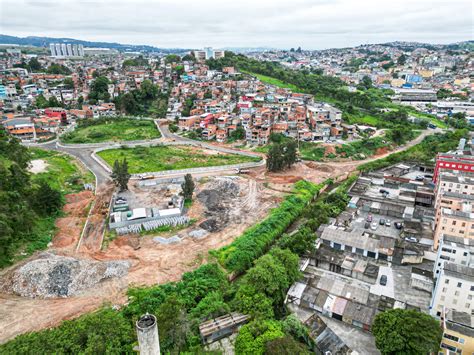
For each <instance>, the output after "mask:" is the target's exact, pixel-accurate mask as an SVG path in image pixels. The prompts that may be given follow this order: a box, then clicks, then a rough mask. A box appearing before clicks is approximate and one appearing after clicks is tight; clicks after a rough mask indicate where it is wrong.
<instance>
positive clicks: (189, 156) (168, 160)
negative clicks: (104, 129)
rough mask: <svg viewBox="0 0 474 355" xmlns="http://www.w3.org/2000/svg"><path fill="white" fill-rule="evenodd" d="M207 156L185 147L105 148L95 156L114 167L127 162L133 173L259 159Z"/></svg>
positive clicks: (247, 161)
mask: <svg viewBox="0 0 474 355" xmlns="http://www.w3.org/2000/svg"><path fill="white" fill-rule="evenodd" d="M208 152H210V153H212V154H206V153H205V150H203V149H197V148H191V147H186V146H154V147H135V148H126V147H122V148H119V149H107V150H103V151H101V152H99V153H98V155H99V156H100V157H101V158H102V159H104V160H105V161H106V162H107V164H109V165H110V166H113V164H114V161H115V160H121V159H124V158H125V159H127V162H128V168H129V172H130V173H132V174H138V173H145V172H152V171H164V170H180V169H190V168H201V167H210V166H219V165H232V164H240V163H249V162H257V161H259V160H260V158H256V157H255V158H254V157H247V156H243V155H237V154H226V153H220V152H219V153H216V154H214V153H215V152H214V151H208Z"/></svg>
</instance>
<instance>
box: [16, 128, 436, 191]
mask: <svg viewBox="0 0 474 355" xmlns="http://www.w3.org/2000/svg"><path fill="white" fill-rule="evenodd" d="M155 122H156V123H157V127H158V129H159V130H160V132H161V135H162V138H160V139H155V140H151V141H138V142H108V143H105V144H104V143H97V144H75V145H67V144H61V143H60V142H59V141H58V140H57V139H56V140H54V141H51V142H47V143H40V144H34V143H33V144H28V143H26V144H25V145H28V146H32V147H41V148H44V149H50V150H56V151H61V152H64V153H67V154H70V155H72V156H74V157H75V158H77V159H79V160H80V161H81V162H82V163H83V164H84V165H85V166H86V167H87V168H88V169H89V170H91V171H92V173H93V174H94V175H95V176H96V179H97V186H98V187H100V186H101V185H103V184H104V183H106V182H108V181H110V180H111V179H110V174H109V172H108V171H107V170H106V169H105V168H104V167H103V166H102V165H101V164H99V163H98V162H97V161H96V160H95V159H94V158H93V156H92V155H93V153H94V151H95V150H96V149H103V148H117V147H119V146H137V145H141V146H150V145H154V144H157V143H163V144H170V145H171V144H188V145H194V146H197V147H202V148H206V149H212V150H217V151H220V152H224V153H234V154H242V155H246V156H257V155H256V154H255V153H252V152H248V151H241V150H237V149H230V148H224V147H220V146H216V145H213V144H209V143H205V142H200V141H195V140H192V139H189V138H185V137H181V136H179V135H177V134H173V133H171V132H170V131H169V129H168V125H166V124H163V125H159V123H160V122H163V121H159V120H156V121H155ZM439 131H440V130H439V129H436V130H433V129H429V130H425V131H423V132H422V133H421V134H420V135H419V136H418V137H417V138H416V139H414V140H413V141H411V142H409V143H407V144H406V145H405V146H402V147H400V148H398V149H396V150H395V151H391V152H388V153H387V154H384V155H382V156H378V157H374V158H368V159H366V160H361V161H347V162H337V163H336V162H329V163H319V164H321V165H332V164H338V165H339V166H341V165H343V166H344V165H348V166H352V165H354V164H357V165H359V164H363V163H366V162H369V161H373V160H377V159H382V158H384V157H386V156H388V155H390V154H393V153H397V152H400V151H403V150H406V149H408V148H410V147H412V146H414V145H416V144H418V143H420V142H421V141H422V140H423V139H424V138H425V137H426V136H428V135H431V134H434V133H436V132H439ZM221 169H222V168H221ZM232 170H234V171H235V168H232V169H229V170H228V171H229V172H231V171H232ZM222 172H223V171H219V172H218V171H213V170H212V168H209V169H208V175H214V174H216V173H220V174H222ZM183 174H184V173H182V172H181V173H178V172H173V171H170V172H169V174H165V175H162V176H160V177H161V178H166V177H176V176H181V175H183ZM203 174H204V175H205V174H206V173H202V174H200V175H203Z"/></svg>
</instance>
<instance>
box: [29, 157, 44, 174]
mask: <svg viewBox="0 0 474 355" xmlns="http://www.w3.org/2000/svg"><path fill="white" fill-rule="evenodd" d="M47 167H48V163H46V162H45V161H44V160H43V159H35V160H32V161H31V162H30V166H29V168H28V171H29V172H31V173H33V174H39V173H43V172H45V171H46V168H47Z"/></svg>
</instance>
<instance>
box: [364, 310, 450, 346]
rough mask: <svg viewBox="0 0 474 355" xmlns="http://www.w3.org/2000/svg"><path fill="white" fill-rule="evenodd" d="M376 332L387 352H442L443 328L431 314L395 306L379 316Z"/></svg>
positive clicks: (375, 322)
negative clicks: (395, 307) (440, 346)
mask: <svg viewBox="0 0 474 355" xmlns="http://www.w3.org/2000/svg"><path fill="white" fill-rule="evenodd" d="M372 333H373V334H374V336H375V345H376V346H377V348H378V349H379V350H380V352H381V353H382V354H383V355H395V354H400V355H401V354H404V355H405V354H406V355H418V354H429V353H436V352H437V351H438V349H439V344H440V342H441V335H442V329H441V326H440V323H439V321H438V320H436V319H435V318H433V317H431V316H430V315H428V314H425V313H421V312H419V311H416V310H405V309H391V310H388V311H385V312H382V313H379V314H378V315H377V316H376V317H375V320H374V323H373V325H372Z"/></svg>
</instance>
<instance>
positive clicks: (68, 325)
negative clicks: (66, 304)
mask: <svg viewBox="0 0 474 355" xmlns="http://www.w3.org/2000/svg"><path fill="white" fill-rule="evenodd" d="M133 343H134V329H133V327H132V325H131V323H130V322H128V321H127V319H126V318H125V317H124V316H123V315H122V314H121V313H119V312H116V311H114V310H112V309H110V308H104V309H102V310H100V311H98V312H95V313H91V314H87V315H84V316H82V317H81V318H79V319H78V320H73V321H65V322H63V323H62V324H61V325H60V326H59V327H57V328H51V329H46V330H42V331H39V332H35V333H29V334H24V335H20V336H18V337H16V338H15V340H14V341H11V342H8V343H6V344H4V345H1V346H0V354H38V353H42V354H106V353H108V354H123V353H132V347H133Z"/></svg>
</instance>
